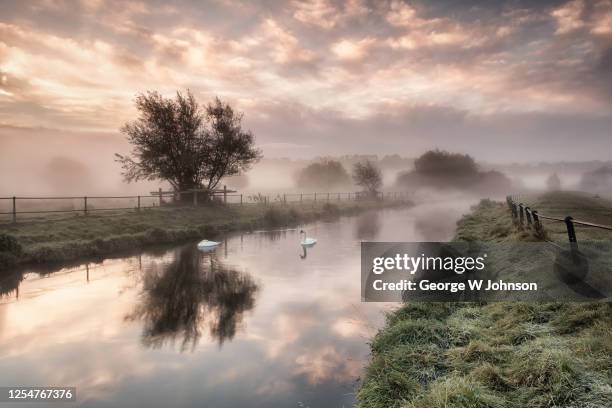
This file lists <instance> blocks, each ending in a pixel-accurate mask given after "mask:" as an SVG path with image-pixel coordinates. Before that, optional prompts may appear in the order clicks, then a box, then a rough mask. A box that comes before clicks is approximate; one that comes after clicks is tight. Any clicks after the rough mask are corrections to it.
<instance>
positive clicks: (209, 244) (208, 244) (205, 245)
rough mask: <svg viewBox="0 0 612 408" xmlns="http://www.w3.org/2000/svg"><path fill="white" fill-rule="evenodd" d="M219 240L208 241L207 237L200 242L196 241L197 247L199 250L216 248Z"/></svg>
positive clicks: (205, 250)
mask: <svg viewBox="0 0 612 408" xmlns="http://www.w3.org/2000/svg"><path fill="white" fill-rule="evenodd" d="M219 244H220V242H216V241H209V240H207V239H204V240H202V241H200V242H198V249H199V250H200V251H204V252H207V251H212V250H214V249H216V248H217V247H218V246H219Z"/></svg>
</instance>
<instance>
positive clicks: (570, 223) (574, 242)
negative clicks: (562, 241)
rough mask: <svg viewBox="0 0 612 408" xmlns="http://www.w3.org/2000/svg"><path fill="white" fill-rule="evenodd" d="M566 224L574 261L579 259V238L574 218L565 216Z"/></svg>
mask: <svg viewBox="0 0 612 408" xmlns="http://www.w3.org/2000/svg"><path fill="white" fill-rule="evenodd" d="M565 226H566V227H567V238H568V239H569V243H570V251H571V254H572V259H573V260H574V262H577V261H578V239H577V238H576V230H575V229H574V219H573V218H572V217H571V216H569V215H568V216H567V217H565Z"/></svg>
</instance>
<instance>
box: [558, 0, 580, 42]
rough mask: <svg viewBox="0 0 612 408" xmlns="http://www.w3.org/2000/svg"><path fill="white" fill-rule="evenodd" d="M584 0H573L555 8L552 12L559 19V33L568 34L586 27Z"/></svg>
mask: <svg viewBox="0 0 612 408" xmlns="http://www.w3.org/2000/svg"><path fill="white" fill-rule="evenodd" d="M583 11H584V1H583V0H573V1H570V2H568V3H565V4H564V5H563V6H561V7H559V8H557V9H555V10H553V11H552V12H551V13H550V14H551V15H552V16H553V17H554V18H555V19H556V20H557V31H556V33H557V34H567V33H571V32H572V31H575V30H578V29H580V28H582V27H584V21H583V20H582V13H583Z"/></svg>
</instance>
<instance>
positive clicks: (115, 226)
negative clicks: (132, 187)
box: [0, 201, 410, 270]
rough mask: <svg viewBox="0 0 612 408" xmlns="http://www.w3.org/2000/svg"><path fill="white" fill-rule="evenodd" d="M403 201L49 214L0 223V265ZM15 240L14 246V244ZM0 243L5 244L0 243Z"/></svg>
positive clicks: (96, 254)
mask: <svg viewBox="0 0 612 408" xmlns="http://www.w3.org/2000/svg"><path fill="white" fill-rule="evenodd" d="M409 204H410V203H408V202H391V201H387V202H380V201H344V202H342V201H339V202H336V203H316V204H308V205H303V206H301V205H286V206H282V205H273V206H265V205H255V204H250V205H244V206H237V205H236V206H223V205H213V206H205V207H204V206H203V207H197V208H196V207H163V208H156V209H148V210H142V211H141V212H135V211H117V212H114V213H112V214H109V213H104V214H100V213H92V214H90V215H88V216H83V215H80V216H67V217H62V218H57V217H49V218H48V219H47V218H36V219H31V220H26V221H20V222H19V223H17V224H8V223H5V224H0V238H2V237H5V239H4V240H2V239H0V270H2V269H5V270H6V269H9V268H11V267H13V266H14V265H15V264H31V263H33V264H42V263H48V262H63V261H69V260H74V259H78V258H82V257H103V256H107V255H112V254H115V253H117V252H120V251H128V250H133V249H138V248H144V247H146V246H149V245H153V244H166V243H173V242H179V241H186V240H192V239H198V238H208V239H211V238H214V237H215V236H216V235H218V234H219V233H222V232H227V231H233V230H252V229H256V228H267V227H278V226H285V225H296V224H298V223H303V222H308V221H312V220H316V219H319V218H323V217H333V216H338V215H343V214H351V213H356V212H359V211H363V210H367V209H371V208H382V207H392V206H398V205H409ZM15 241H16V244H17V246H15ZM3 242H5V243H6V245H4V246H6V248H3Z"/></svg>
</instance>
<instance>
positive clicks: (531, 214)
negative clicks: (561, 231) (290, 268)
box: [506, 196, 612, 251]
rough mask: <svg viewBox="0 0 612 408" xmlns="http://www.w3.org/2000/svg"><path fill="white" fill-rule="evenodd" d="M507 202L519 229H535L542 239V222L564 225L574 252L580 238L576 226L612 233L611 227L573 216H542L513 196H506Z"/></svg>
mask: <svg viewBox="0 0 612 408" xmlns="http://www.w3.org/2000/svg"><path fill="white" fill-rule="evenodd" d="M506 202H507V203H508V207H509V208H510V212H511V213H512V220H513V222H514V223H515V224H516V225H517V226H518V227H519V228H525V227H526V228H533V229H534V230H535V231H536V233H537V234H538V235H540V236H542V237H543V236H544V227H543V226H542V222H541V221H540V220H543V219H544V220H549V221H554V222H562V223H564V224H565V228H566V230H567V238H568V241H569V242H570V245H571V248H572V251H573V250H577V249H578V237H577V236H576V228H575V225H583V226H585V227H592V228H600V229H604V230H608V231H612V226H610V225H603V224H596V223H593V222H588V221H582V220H576V219H574V218H573V217H572V216H571V215H567V216H566V217H564V218H559V217H552V216H550V215H544V214H540V213H538V211H537V210H534V209H532V208H530V207H529V206H527V205H525V204H523V203H522V202H519V203H517V202H516V200H515V199H514V197H512V196H506Z"/></svg>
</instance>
